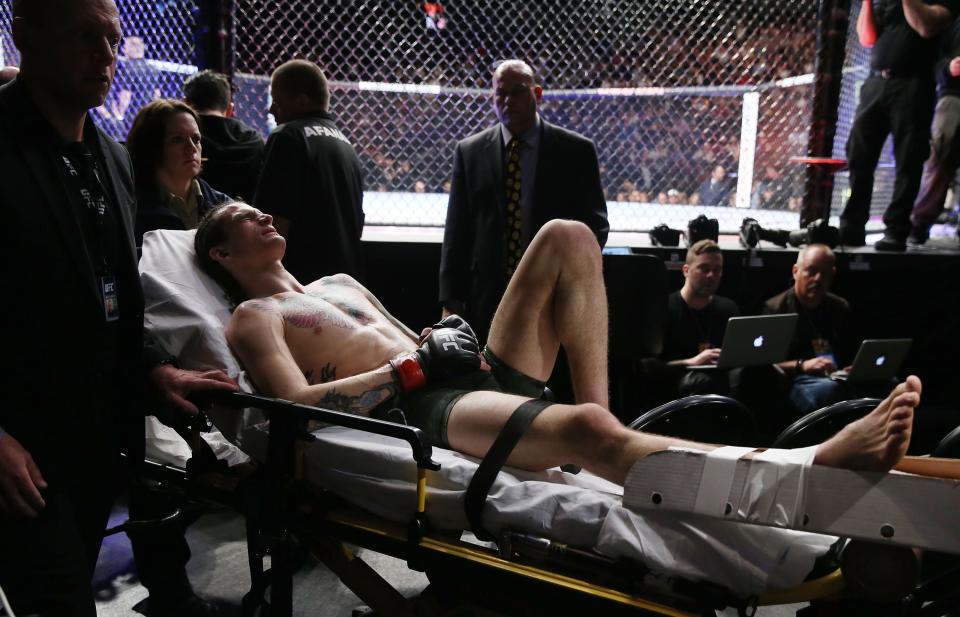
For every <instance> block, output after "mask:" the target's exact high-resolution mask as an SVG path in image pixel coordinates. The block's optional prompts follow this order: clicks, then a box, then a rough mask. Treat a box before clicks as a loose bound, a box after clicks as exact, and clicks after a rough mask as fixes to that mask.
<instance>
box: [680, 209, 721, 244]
mask: <svg viewBox="0 0 960 617" xmlns="http://www.w3.org/2000/svg"><path fill="white" fill-rule="evenodd" d="M719 238H720V222H719V221H717V219H708V218H707V217H706V215H704V214H701V215H700V216H698V217H697V218H695V219H693V220H692V221H690V222H689V223H687V246H692V245H693V244H695V243H697V242H699V241H700V240H713V241H714V242H716V241H717V240H718V239H719Z"/></svg>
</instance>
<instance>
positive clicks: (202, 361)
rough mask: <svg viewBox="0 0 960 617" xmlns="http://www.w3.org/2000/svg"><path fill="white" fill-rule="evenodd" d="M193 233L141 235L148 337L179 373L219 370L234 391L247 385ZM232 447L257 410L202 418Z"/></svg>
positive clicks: (226, 310) (224, 303)
mask: <svg viewBox="0 0 960 617" xmlns="http://www.w3.org/2000/svg"><path fill="white" fill-rule="evenodd" d="M195 234H196V232H195V230H188V231H183V230H173V229H160V230H156V231H148V232H147V233H146V234H144V236H143V252H142V256H141V258H140V283H141V286H142V287H143V297H144V318H143V322H144V328H145V329H146V333H147V336H148V338H150V339H152V340H153V341H155V342H156V343H157V344H159V345H160V347H161V348H163V350H164V351H166V352H167V353H169V354H170V355H172V356H174V357H176V359H177V364H178V365H179V366H180V367H181V368H184V369H194V370H210V369H220V370H222V371H224V372H225V373H227V374H228V375H230V377H232V378H233V379H234V380H235V381H236V382H237V383H238V384H240V387H241V388H242V389H243V390H245V391H247V392H252V391H253V388H252V383H251V382H250V380H249V379H248V378H247V375H246V373H245V372H244V371H243V369H242V368H241V367H240V363H239V362H238V361H237V359H236V358H235V357H234V356H233V354H232V353H231V351H230V347H229V345H227V339H226V336H225V335H224V327H225V326H226V325H227V323H228V322H229V321H230V314H231V310H230V308H231V307H230V302H229V300H228V298H227V295H226V293H225V292H224V291H223V290H222V289H221V288H220V286H219V285H218V284H217V283H216V282H214V280H213V279H212V278H210V277H209V276H208V275H207V274H206V273H204V272H202V271H201V270H200V268H199V266H198V265H197V258H196V253H195V252H194V250H193V237H194V235H195ZM207 415H208V416H209V417H210V419H211V421H213V423H214V425H215V426H216V427H217V428H218V429H219V430H220V431H221V432H222V433H223V434H224V436H226V437H227V439H229V440H230V441H232V442H233V443H235V444H237V445H239V446H241V447H243V438H244V433H245V432H246V431H247V429H248V428H251V427H253V426H255V425H256V424H259V423H261V422H263V421H264V420H265V419H266V418H265V416H264V414H263V413H262V412H260V411H259V410H252V409H247V410H244V411H242V412H241V411H239V410H234V409H229V408H214V409H212V410H210V411H209V412H208V414H207Z"/></svg>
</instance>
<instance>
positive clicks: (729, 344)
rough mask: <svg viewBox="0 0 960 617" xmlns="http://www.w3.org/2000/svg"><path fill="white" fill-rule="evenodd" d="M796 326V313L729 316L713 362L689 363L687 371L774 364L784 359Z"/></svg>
mask: <svg viewBox="0 0 960 617" xmlns="http://www.w3.org/2000/svg"><path fill="white" fill-rule="evenodd" d="M796 325H797V314H796V313H785V314H783V315H760V316H758V317H731V318H730V319H729V320H728V321H727V331H726V332H725V333H724V335H723V344H722V345H721V346H720V358H719V359H717V363H716V364H710V365H707V366H689V367H687V368H688V369H689V370H709V369H725V368H740V367H743V366H756V365H760V364H775V363H777V362H783V361H784V360H786V359H787V353H788V352H789V351H790V340H791V339H792V338H793V330H794V328H795V327H796Z"/></svg>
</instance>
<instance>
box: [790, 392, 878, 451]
mask: <svg viewBox="0 0 960 617" xmlns="http://www.w3.org/2000/svg"><path fill="white" fill-rule="evenodd" d="M879 404H880V399H877V398H858V399H854V400H852V401H842V402H839V403H834V404H833V405H829V406H827V407H824V408H823V409H818V410H816V411H811V412H810V413H808V414H807V415H805V416H803V417H802V418H800V419H799V420H797V421H796V422H794V423H793V424H791V425H790V426H788V427H787V428H785V429H784V430H783V431H782V432H781V433H780V435H778V436H777V438H776V439H775V440H774V441H773V445H772V447H774V448H805V447H807V446H814V445H816V444H818V443H822V442H824V441H826V440H827V439H829V438H831V437H833V436H834V435H835V434H836V433H837V431H839V430H840V429H842V428H843V427H845V426H846V425H848V424H850V423H851V422H853V421H854V420H858V419H860V418H862V417H863V416H865V415H867V413H869V412H870V410H872V409H873V408H874V407H876V406H877V405H879Z"/></svg>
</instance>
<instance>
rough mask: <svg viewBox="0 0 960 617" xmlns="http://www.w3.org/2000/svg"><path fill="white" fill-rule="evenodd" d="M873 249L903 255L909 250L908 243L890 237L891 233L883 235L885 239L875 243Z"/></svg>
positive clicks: (901, 239) (895, 237)
mask: <svg viewBox="0 0 960 617" xmlns="http://www.w3.org/2000/svg"><path fill="white" fill-rule="evenodd" d="M873 248H875V249H877V250H878V251H893V252H897V253H902V252H903V251H905V250H907V241H906V240H904V239H903V238H900V237H897V236H893V235H890V234H889V233H885V234H883V237H882V238H880V239H879V240H877V241H876V242H874V243H873Z"/></svg>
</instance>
